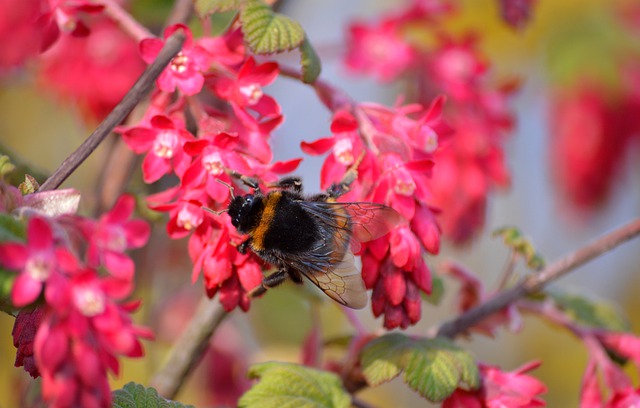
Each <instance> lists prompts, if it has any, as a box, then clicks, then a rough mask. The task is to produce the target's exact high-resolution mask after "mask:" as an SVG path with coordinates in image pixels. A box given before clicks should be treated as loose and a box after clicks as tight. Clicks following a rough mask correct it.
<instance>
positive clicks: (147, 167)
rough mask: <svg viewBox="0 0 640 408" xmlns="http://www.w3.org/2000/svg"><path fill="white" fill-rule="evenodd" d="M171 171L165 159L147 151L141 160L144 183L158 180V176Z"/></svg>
mask: <svg viewBox="0 0 640 408" xmlns="http://www.w3.org/2000/svg"><path fill="white" fill-rule="evenodd" d="M170 171H171V166H169V163H168V161H167V160H165V159H163V158H161V157H158V156H156V155H155V154H153V153H149V154H147V155H146V156H145V158H144V160H143V162H142V175H143V178H144V182H145V183H153V182H154V181H158V180H159V179H160V177H162V176H164V175H165V174H167V173H169V172H170Z"/></svg>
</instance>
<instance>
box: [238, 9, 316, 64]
mask: <svg viewBox="0 0 640 408" xmlns="http://www.w3.org/2000/svg"><path fill="white" fill-rule="evenodd" d="M240 22H241V24H242V33H243V34H244V39H245V41H246V42H247V44H248V45H249V48H251V51H253V52H255V53H256V54H273V53H276V52H282V51H289V50H292V49H294V48H297V47H298V46H300V44H301V43H302V41H303V40H304V38H305V34H304V30H303V29H302V26H301V25H300V23H298V22H296V21H293V20H292V19H290V18H289V17H287V16H284V15H282V14H279V13H276V12H274V11H273V10H271V7H269V6H267V5H266V4H264V3H263V2H261V1H260V0H247V3H246V5H245V7H244V8H243V9H242V11H241V12H240Z"/></svg>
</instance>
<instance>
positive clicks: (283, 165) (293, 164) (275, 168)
mask: <svg viewBox="0 0 640 408" xmlns="http://www.w3.org/2000/svg"><path fill="white" fill-rule="evenodd" d="M301 161H302V159H301V158H298V159H292V160H287V161H278V162H275V163H273V164H272V165H271V171H272V172H274V173H276V174H286V173H291V172H292V171H294V170H295V169H297V168H298V166H299V165H300V162H301Z"/></svg>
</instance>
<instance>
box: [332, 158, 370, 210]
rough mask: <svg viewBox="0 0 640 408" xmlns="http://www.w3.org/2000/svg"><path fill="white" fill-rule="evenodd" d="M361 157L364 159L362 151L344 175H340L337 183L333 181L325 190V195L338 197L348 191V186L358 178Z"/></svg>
mask: <svg viewBox="0 0 640 408" xmlns="http://www.w3.org/2000/svg"><path fill="white" fill-rule="evenodd" d="M362 159H364V152H362V153H361V154H360V156H359V157H358V159H357V160H356V161H355V162H354V163H353V164H352V165H351V167H349V169H348V170H347V172H346V173H344V176H342V180H340V182H339V183H333V184H332V185H331V186H330V187H329V188H328V189H327V192H326V195H328V196H329V198H334V199H335V198H338V197H340V196H341V195H344V194H346V193H347V192H348V191H349V186H350V185H351V183H353V182H354V181H356V179H357V178H358V166H359V165H360V163H362Z"/></svg>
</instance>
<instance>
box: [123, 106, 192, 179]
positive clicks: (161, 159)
mask: <svg viewBox="0 0 640 408" xmlns="http://www.w3.org/2000/svg"><path fill="white" fill-rule="evenodd" d="M150 124H151V127H150V128H149V127H134V128H129V129H127V130H125V131H124V132H123V133H122V137H123V139H124V141H125V142H126V143H127V145H128V146H129V147H130V148H131V150H133V151H134V152H136V153H138V154H140V153H144V152H147V155H146V156H145V158H144V161H143V163H142V174H143V177H144V181H145V182H147V183H152V182H154V181H157V180H159V179H160V178H161V177H162V176H164V175H165V174H169V173H171V172H172V171H174V172H175V173H176V174H177V175H178V176H181V175H182V174H183V173H184V171H185V170H186V169H187V167H188V166H189V164H190V162H191V160H190V158H189V156H188V155H186V154H185V153H184V150H183V146H184V144H185V142H188V141H190V140H195V138H194V137H193V135H191V134H190V133H189V132H188V131H187V130H186V129H185V128H184V125H183V124H181V123H178V121H174V120H171V119H170V118H168V117H166V116H162V115H157V116H154V117H153V118H151V121H150Z"/></svg>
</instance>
